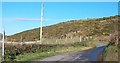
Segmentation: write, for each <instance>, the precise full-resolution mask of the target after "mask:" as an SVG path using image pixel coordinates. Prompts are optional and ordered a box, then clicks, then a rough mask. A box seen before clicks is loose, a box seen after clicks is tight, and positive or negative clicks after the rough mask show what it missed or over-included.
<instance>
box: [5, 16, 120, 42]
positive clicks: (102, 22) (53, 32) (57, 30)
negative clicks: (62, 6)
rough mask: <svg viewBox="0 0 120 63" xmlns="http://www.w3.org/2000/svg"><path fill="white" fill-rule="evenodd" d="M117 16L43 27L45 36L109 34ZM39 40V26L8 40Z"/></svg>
mask: <svg viewBox="0 0 120 63" xmlns="http://www.w3.org/2000/svg"><path fill="white" fill-rule="evenodd" d="M117 19H118V18H117V16H110V17H103V18H94V19H86V20H71V21H67V22H62V23H58V24H55V25H51V26H45V27H43V38H66V37H67V38H71V37H79V36H108V35H109V34H110V33H111V32H113V30H114V25H113V24H114V22H116V21H117ZM21 38H22V39H23V41H35V40H36V41H37V40H39V28H36V29H32V30H27V31H23V32H21V33H17V34H14V35H11V36H8V37H7V40H8V41H17V42H18V41H21Z"/></svg>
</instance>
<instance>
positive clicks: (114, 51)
mask: <svg viewBox="0 0 120 63" xmlns="http://www.w3.org/2000/svg"><path fill="white" fill-rule="evenodd" d="M119 51H120V49H119V48H118V47H117V46H115V45H109V46H108V47H107V48H106V49H105V51H104V52H103V61H118V53H119Z"/></svg>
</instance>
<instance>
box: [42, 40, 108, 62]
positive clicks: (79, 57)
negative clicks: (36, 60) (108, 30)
mask: <svg viewBox="0 0 120 63" xmlns="http://www.w3.org/2000/svg"><path fill="white" fill-rule="evenodd" d="M97 46H98V47H97V48H93V49H89V50H85V51H82V52H69V53H64V54H59V55H55V56H51V57H47V58H44V59H42V60H40V61H97V60H98V57H99V55H100V54H101V53H102V52H103V51H104V49H105V48H106V45H105V44H102V43H99V42H98V43H97Z"/></svg>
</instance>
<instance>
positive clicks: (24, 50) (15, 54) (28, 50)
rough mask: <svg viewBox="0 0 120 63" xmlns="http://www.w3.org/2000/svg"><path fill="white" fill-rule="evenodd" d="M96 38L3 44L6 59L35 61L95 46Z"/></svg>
mask: <svg viewBox="0 0 120 63" xmlns="http://www.w3.org/2000/svg"><path fill="white" fill-rule="evenodd" d="M96 42H97V40H90V41H82V42H79V40H77V41H76V42H73V43H72V41H71V43H67V44H66V43H65V44H63V43H62V44H59V43H58V44H50V43H49V44H42V45H40V44H28V45H5V60H6V61H37V60H41V59H43V58H45V57H49V56H53V55H56V54H61V53H65V52H78V51H83V50H86V49H90V48H93V47H96Z"/></svg>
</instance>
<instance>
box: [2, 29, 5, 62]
mask: <svg viewBox="0 0 120 63" xmlns="http://www.w3.org/2000/svg"><path fill="white" fill-rule="evenodd" d="M4 43H5V30H4V29H3V32H2V61H4Z"/></svg>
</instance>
